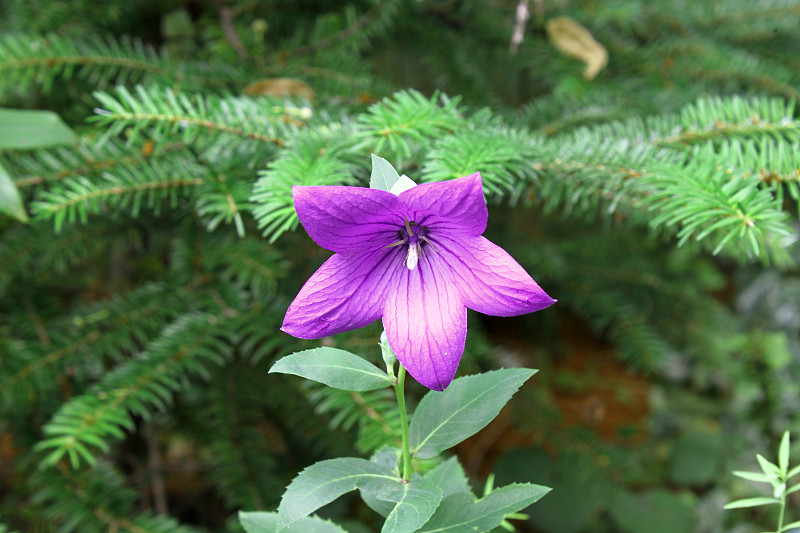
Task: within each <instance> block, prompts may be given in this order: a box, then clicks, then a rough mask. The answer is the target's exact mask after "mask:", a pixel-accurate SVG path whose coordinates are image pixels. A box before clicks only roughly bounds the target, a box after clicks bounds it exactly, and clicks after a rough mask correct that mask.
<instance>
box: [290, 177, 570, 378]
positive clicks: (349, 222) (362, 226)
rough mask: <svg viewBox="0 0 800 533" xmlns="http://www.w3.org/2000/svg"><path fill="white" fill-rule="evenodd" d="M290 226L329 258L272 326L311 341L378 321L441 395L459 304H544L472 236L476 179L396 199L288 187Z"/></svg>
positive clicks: (457, 344)
mask: <svg viewBox="0 0 800 533" xmlns="http://www.w3.org/2000/svg"><path fill="white" fill-rule="evenodd" d="M292 192H293V194H294V203H295V207H296V209H297V215H298V216H299V218H300V222H301V223H302V224H303V227H305V229H306V231H307V232H308V234H309V236H311V238H312V239H314V241H315V242H316V243H317V244H318V245H320V246H321V247H323V248H327V249H328V250H332V251H333V252H336V253H335V254H334V255H333V256H332V257H331V258H330V259H328V260H327V261H326V262H325V263H324V264H323V265H322V266H321V267H320V268H319V270H317V271H316V272H315V273H314V274H313V275H312V276H311V278H310V279H309V280H308V281H307V282H306V284H305V285H304V286H303V288H302V289H300V293H299V294H298V295H297V297H296V298H295V299H294V301H293V302H292V304H291V305H290V306H289V309H288V311H287V312H286V317H285V318H284V321H283V326H282V327H281V329H282V330H283V331H285V332H286V333H289V334H290V335H294V336H295V337H300V338H302V339H318V338H321V337H325V336H328V335H333V334H335V333H341V332H343V331H349V330H351V329H356V328H360V327H363V326H366V325H367V324H370V323H371V322H374V321H375V320H377V319H379V318H383V327H384V329H385V330H386V337H387V339H388V341H389V346H391V348H392V350H393V351H394V353H395V355H396V356H397V358H398V359H399V360H400V363H401V364H402V365H403V366H404V367H405V368H406V370H407V371H408V372H409V373H410V374H411V375H412V376H413V377H414V378H415V379H416V380H417V381H419V382H420V383H421V384H422V385H424V386H426V387H428V388H430V389H434V390H444V389H445V388H446V387H447V386H448V385H449V384H450V382H451V381H453V377H454V376H455V373H456V368H457V367H458V363H459V361H460V360H461V355H462V354H463V353H464V341H465V339H466V336H467V308H470V309H474V310H475V311H478V312H480V313H485V314H487V315H495V316H514V315H521V314H525V313H531V312H533V311H539V310H540V309H544V308H545V307H548V306H550V305H552V304H553V303H554V302H555V300H553V299H552V298H550V297H549V296H548V295H547V294H545V292H544V291H543V290H542V289H541V288H540V287H539V285H537V283H536V282H535V281H534V280H533V278H531V277H530V276H529V275H528V273H527V272H525V270H524V269H523V268H522V267H521V266H520V265H519V263H517V262H516V261H515V260H514V259H513V258H512V257H511V256H510V255H508V253H506V251H505V250H503V249H502V248H500V247H498V246H496V245H495V244H493V243H491V242H489V241H488V240H487V239H486V238H484V237H483V236H482V235H481V234H482V233H483V232H484V231H485V230H486V221H487V218H488V211H487V208H486V200H485V199H484V197H483V185H482V183H481V176H480V174H477V173H476V174H473V175H471V176H467V177H464V178H460V179H456V180H452V181H443V182H438V183H428V184H423V185H418V186H416V187H413V188H411V189H408V190H406V191H405V192H402V193H400V194H399V195H395V194H392V193H391V192H387V191H381V190H377V189H366V188H362V187H336V186H319V187H304V186H295V187H293V189H292Z"/></svg>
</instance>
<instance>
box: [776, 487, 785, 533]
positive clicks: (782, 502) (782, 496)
mask: <svg viewBox="0 0 800 533" xmlns="http://www.w3.org/2000/svg"><path fill="white" fill-rule="evenodd" d="M784 511H786V491H785V490H784V491H783V494H781V510H780V513H779V514H778V529H777V530H776V531H775V533H781V531H783V513H784Z"/></svg>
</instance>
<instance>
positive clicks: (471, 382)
mask: <svg viewBox="0 0 800 533" xmlns="http://www.w3.org/2000/svg"><path fill="white" fill-rule="evenodd" d="M535 373H536V370H531V369H527V368H504V369H501V370H494V371H492V372H486V373H484V374H477V375H474V376H466V377H462V378H458V379H456V380H454V381H453V383H451V384H450V386H449V387H447V388H446V389H445V390H444V391H442V392H437V391H430V392H428V393H427V394H426V395H425V396H424V397H423V398H422V401H421V402H420V403H419V406H418V407H417V410H416V411H415V412H414V416H413V418H412V419H411V424H410V426H409V430H408V431H409V442H410V445H411V453H412V454H414V456H416V457H419V458H422V459H424V458H428V457H435V456H436V455H437V454H439V453H441V452H442V451H444V450H446V449H447V448H450V447H451V446H455V445H456V444H458V443H459V442H461V441H463V440H464V439H466V438H468V437H470V436H472V435H474V434H475V433H477V432H478V431H480V430H481V429H483V428H484V427H485V426H486V425H487V424H488V423H489V422H491V421H492V419H493V418H494V417H496V416H497V414H498V413H499V412H500V409H502V408H503V406H504V405H505V404H506V403H508V400H510V399H511V396H513V395H514V393H515V392H517V389H519V388H520V386H522V384H523V383H525V381H527V380H528V379H529V378H530V377H531V376H532V375H534V374H535Z"/></svg>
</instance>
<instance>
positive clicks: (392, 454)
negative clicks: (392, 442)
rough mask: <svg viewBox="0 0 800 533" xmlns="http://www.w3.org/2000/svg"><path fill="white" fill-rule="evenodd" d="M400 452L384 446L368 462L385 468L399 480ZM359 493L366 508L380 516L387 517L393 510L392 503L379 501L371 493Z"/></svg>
mask: <svg viewBox="0 0 800 533" xmlns="http://www.w3.org/2000/svg"><path fill="white" fill-rule="evenodd" d="M400 453H401V452H400V450H399V449H397V448H391V447H389V446H384V447H383V448H381V449H380V450H378V451H377V452H375V453H374V454H372V457H370V458H369V460H370V461H371V462H373V463H375V464H377V465H379V466H381V467H382V468H386V469H389V470H391V471H392V473H393V474H394V475H395V476H397V478H398V479H399V478H400V472H399V469H398V465H399V463H400ZM359 492H360V493H361V499H362V500H364V503H366V504H367V506H368V507H369V508H370V509H372V510H373V511H375V512H376V513H378V514H379V515H381V516H389V513H391V512H392V509H394V503H393V502H390V501H386V500H381V499H379V498H377V497H376V496H375V494H374V493H373V492H367V491H363V490H361V491H359Z"/></svg>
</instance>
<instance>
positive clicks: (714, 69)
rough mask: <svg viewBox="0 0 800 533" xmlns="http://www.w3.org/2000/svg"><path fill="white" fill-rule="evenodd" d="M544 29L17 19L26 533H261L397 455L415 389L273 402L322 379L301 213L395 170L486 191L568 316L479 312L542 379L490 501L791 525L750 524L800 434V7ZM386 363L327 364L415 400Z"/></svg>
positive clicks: (499, 451) (540, 15) (0, 338)
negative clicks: (327, 466)
mask: <svg viewBox="0 0 800 533" xmlns="http://www.w3.org/2000/svg"><path fill="white" fill-rule="evenodd" d="M528 6H529V8H530V11H531V16H530V19H529V20H528V21H527V24H526V28H525V33H524V39H523V40H522V42H521V43H520V45H519V47H518V49H517V50H516V52H514V53H511V51H510V50H509V43H510V40H511V35H512V33H513V30H514V25H515V23H516V22H515V11H516V8H517V2H513V1H512V2H506V3H502V2H488V1H485V0H460V1H454V2H439V1H434V0H346V1H345V0H335V1H330V2H312V1H310V0H309V1H306V0H301V1H258V2H257V1H252V0H238V1H230V2H217V1H211V0H196V1H191V2H183V1H181V2H179V1H175V0H170V1H161V2H155V1H153V0H131V1H126V2H121V1H120V2H106V3H104V5H103V8H102V9H98V7H97V5H96V3H95V2H90V1H87V0H76V1H71V2H63V1H57V0H7V1H5V2H2V4H0V194H2V196H0V409H2V417H0V469H2V475H1V476H0V488H1V489H2V490H0V494H1V496H0V521H2V522H3V523H4V525H0V530H2V529H3V527H5V528H6V530H8V531H15V530H16V531H41V532H50V531H63V532H71V531H80V532H89V533H91V532H93V531H108V530H112V531H131V532H142V531H150V532H200V531H241V527H240V525H239V524H238V522H237V518H236V512H237V511H238V510H240V509H244V510H246V511H262V510H263V511H274V510H275V509H277V506H278V503H279V501H280V496H281V494H282V492H283V489H284V487H286V485H287V484H288V483H289V481H290V480H291V479H292V478H293V477H294V476H295V475H296V474H297V472H298V471H300V470H301V469H302V468H303V467H304V466H306V465H309V464H312V463H314V462H315V461H318V460H323V459H329V458H332V457H337V456H342V455H353V449H354V448H355V450H357V451H358V452H359V453H360V454H361V455H362V456H365V457H368V456H369V455H371V454H372V453H373V452H375V451H376V450H379V449H380V448H382V447H383V446H385V445H387V444H389V445H397V442H398V438H399V437H398V434H399V433H398V426H399V422H398V413H397V411H396V408H395V407H394V402H393V398H392V396H391V393H390V392H389V391H386V390H367V391H362V392H353V391H342V390H332V389H325V388H322V387H320V386H318V385H315V384H308V383H302V380H301V379H299V378H296V377H294V376H283V375H277V374H272V375H269V374H267V370H268V369H269V368H270V366H271V365H272V364H273V363H274V362H275V361H276V360H277V359H279V358H280V357H282V356H284V355H286V354H289V353H292V352H297V351H300V350H304V349H311V348H317V347H319V346H320V343H319V341H300V340H298V339H293V338H291V337H288V336H287V335H284V334H282V333H280V332H279V329H278V328H279V326H280V323H281V319H282V316H283V313H284V311H285V309H286V307H287V305H288V303H289V302H290V301H291V298H293V297H294V295H295V294H296V292H297V290H299V288H300V286H301V285H302V283H303V281H304V280H305V279H306V278H307V277H308V276H309V275H310V274H311V273H312V272H313V271H314V270H315V269H316V268H317V267H318V266H319V265H320V264H321V263H322V261H324V259H325V258H326V257H327V253H326V252H325V251H324V250H320V249H318V248H317V247H316V246H315V245H314V244H313V243H312V242H311V241H310V239H309V238H308V237H307V236H306V235H305V234H304V232H303V231H302V229H301V228H299V224H298V221H297V218H296V215H295V213H294V208H293V205H292V198H291V186H292V185H296V184H301V185H333V184H337V185H361V186H367V185H368V183H369V169H370V166H371V163H370V154H371V153H376V154H377V155H379V156H381V157H383V158H385V159H387V160H388V161H390V162H391V163H392V164H393V165H394V166H395V167H396V168H397V169H398V171H400V172H401V173H405V174H407V175H408V176H410V177H412V178H414V179H415V180H417V181H418V182H425V181H438V180H445V179H451V178H456V177H460V176H463V175H466V174H471V173H473V172H477V171H480V172H481V173H482V176H483V180H484V186H485V191H486V194H487V198H488V201H489V204H490V221H489V229H488V232H487V236H488V237H489V238H491V239H492V240H493V241H494V242H497V243H498V244H500V245H502V246H503V247H505V248H506V249H508V250H509V251H510V252H511V253H512V255H514V257H516V258H517V259H518V260H519V261H520V263H521V264H522V265H523V266H524V267H525V268H526V269H527V270H528V271H529V272H531V273H532V275H533V276H534V277H535V278H536V280H537V281H538V282H539V283H540V284H541V285H542V286H543V287H544V288H545V289H546V290H547V292H548V293H549V294H551V295H552V296H554V297H555V298H558V300H559V303H558V304H557V305H556V306H554V307H553V308H551V309H549V310H547V311H545V312H542V313H536V314H534V315H531V316H525V317H518V318H511V319H495V318H492V317H484V316H479V315H477V314H474V315H471V316H470V330H469V337H468V341H467V351H466V353H465V356H464V360H463V361H462V364H461V367H460V370H459V372H460V375H468V374H472V373H475V372H477V371H484V370H491V369H496V368H499V367H513V366H520V367H529V368H538V369H539V373H538V374H537V375H536V376H535V377H534V378H532V379H531V380H530V381H529V382H528V383H526V384H525V385H524V386H523V387H522V388H521V389H520V391H519V392H518V393H517V395H516V396H515V398H514V400H513V401H512V402H511V404H510V407H509V408H508V409H506V410H504V411H503V412H502V413H501V415H500V417H499V419H498V420H497V421H496V422H494V423H492V424H490V425H489V426H488V427H487V428H486V429H485V430H484V431H483V432H481V433H479V434H478V435H476V436H475V437H473V438H472V439H470V440H468V441H467V442H465V443H463V444H461V445H459V446H458V447H456V449H455V452H456V453H457V454H458V455H459V457H460V458H461V460H462V464H464V465H465V470H466V475H467V476H468V477H469V479H470V480H471V482H472V483H473V485H474V486H480V485H482V483H483V481H484V479H485V477H486V475H487V473H488V472H489V471H495V472H497V481H498V485H508V484H509V483H512V482H514V481H520V482H533V483H537V484H541V485H546V486H550V487H553V491H551V492H550V493H549V494H548V495H546V496H545V497H544V498H543V499H542V500H541V501H540V502H538V503H537V504H536V505H535V506H533V507H532V508H531V509H530V511H529V514H530V517H529V518H528V519H526V520H521V521H516V522H515V525H516V527H517V529H518V530H519V531H529V532H541V533H569V532H575V533H579V532H591V533H601V532H617V531H619V532H624V533H628V532H630V533H634V532H640V531H642V530H643V528H645V527H647V528H649V529H648V531H663V532H664V533H683V532H691V531H698V532H709V533H711V532H717V531H726V532H736V533H746V532H755V531H762V530H763V529H764V528H767V527H770V525H771V524H774V516H773V514H771V512H772V511H773V510H774V509H770V508H763V509H762V508H758V509H752V510H749V511H741V510H733V511H724V510H723V506H724V504H725V503H726V502H727V501H730V500H732V499H737V498H742V497H749V496H753V495H754V494H753V492H752V491H753V488H752V487H751V486H750V485H749V484H748V483H747V482H746V481H744V480H737V479H735V478H734V477H733V476H731V475H730V474H729V473H728V472H729V471H730V470H734V469H736V470H754V469H755V467H756V465H755V462H754V460H753V455H754V452H756V451H758V452H762V453H766V452H767V451H768V450H774V449H776V448H777V442H778V441H779V440H780V436H781V435H782V434H783V431H784V430H786V429H789V430H794V429H795V428H796V427H798V412H800V411H798V409H797V406H798V402H800V385H798V383H800V379H799V378H800V344H798V335H799V334H800V304H798V302H800V279H798V275H797V267H796V260H797V248H796V246H794V244H793V243H794V241H795V240H796V234H797V215H798V205H797V199H798V195H799V194H800V189H799V188H798V180H800V161H799V159H800V156H798V153H800V113H799V112H798V109H797V100H798V97H800V94H799V93H798V89H797V87H798V86H800V84H798V81H799V79H800V62H798V59H797V53H796V51H797V50H798V49H800V34H798V32H797V27H798V20H800V2H797V1H796V0H760V1H742V0H725V1H708V2H693V1H683V0H671V1H664V2H641V1H638V0H623V1H617V2H593V1H585V0H568V1H559V2H551V1H548V0H544V1H537V0H534V1H531V2H528ZM563 16H567V17H570V18H571V19H573V20H574V21H577V22H578V23H580V24H582V25H583V26H584V27H585V28H586V29H587V30H588V31H589V32H591V34H592V35H593V36H594V39H596V40H597V42H599V43H601V44H602V45H603V46H604V47H605V49H606V50H607V52H608V57H609V62H608V65H607V66H606V68H605V69H604V70H602V71H601V72H600V73H599V74H598V75H597V77H596V78H594V79H592V80H587V79H584V78H583V77H582V75H581V73H582V71H583V64H582V62H581V61H580V60H578V59H575V58H572V57H569V56H566V55H564V54H563V53H561V52H560V51H558V50H557V49H556V48H555V46H554V45H553V43H552V42H551V41H550V39H548V35H547V31H546V23H547V21H548V20H550V19H552V18H554V17H563ZM287 79H288V81H287ZM22 111H25V112H26V115H25V116H27V117H29V119H25V120H23V119H22V118H20V117H23V115H22V114H20V113H21V112H22ZM33 111H38V112H37V113H33V114H30V113H32V112H33ZM9 117H11V118H9ZM20 120H23V122H21V123H18V121H20ZM48 124H49V125H48ZM20 128H24V129H25V130H26V131H29V132H30V131H35V130H36V128H40V129H42V131H41V132H40V133H39V134H36V135H26V136H23V135H21V134H19V133H14V132H15V131H17V132H18V131H20ZM29 219H30V220H29ZM379 334H380V330H379V329H378V328H377V326H371V327H368V328H365V329H364V330H361V331H357V332H353V333H350V334H343V335H339V336H336V337H334V338H331V339H327V340H326V341H325V343H326V344H327V345H329V347H331V348H341V349H346V350H349V351H353V352H356V353H358V354H360V355H363V356H364V357H365V358H367V359H368V360H370V361H371V362H373V363H375V364H376V365H377V366H379V367H381V366H382V365H381V362H380V361H381V358H380V350H379V348H378V346H377V342H378V336H379ZM423 392H424V391H423V390H421V389H420V388H418V387H417V388H414V387H413V386H412V387H411V389H410V391H409V396H410V399H409V400H410V402H411V403H412V405H416V404H417V403H418V401H419V399H420V398H421V397H422V395H423ZM794 442H798V439H796V438H795V439H794ZM795 451H796V450H795ZM795 455H796V454H795ZM768 458H770V459H773V460H774V458H772V457H768ZM444 464H447V463H444ZM423 466H424V465H423ZM428 467H429V468H434V465H428ZM432 471H435V470H432ZM499 490H500V489H498V491H497V492H499ZM493 494H496V493H495V492H493V493H491V494H490V495H488V496H486V497H485V498H484V499H483V500H480V502H483V501H484V500H485V499H486V498H496V499H502V497H503V495H502V494H500V495H499V496H492V495H493ZM795 497H796V495H795ZM795 497H792V498H790V499H789V504H790V510H789V514H790V516H791V517H792V518H791V520H796V519H797V518H798V517H797V515H796V513H795V514H794V515H792V510H793V509H792V504H793V503H794V508H795V510H796V508H797V507H798V506H797V502H795V501H794V498H795ZM480 502H479V503H477V504H476V507H477V506H479V505H488V504H485V503H484V504H481V503H480ZM498 505H499V504H498ZM322 513H323V516H324V518H325V519H328V518H332V519H334V520H335V521H336V523H337V524H340V525H341V526H342V527H343V528H345V529H346V530H347V531H349V532H350V533H359V532H362V531H374V530H377V529H378V527H376V524H379V523H380V521H379V520H380V517H379V516H378V515H376V514H375V513H372V511H370V510H369V509H368V508H366V507H363V506H359V505H357V504H356V503H355V500H354V499H353V500H347V499H344V500H341V501H340V502H338V503H336V504H332V505H331V506H328V507H326V508H324V509H323V511H322ZM659 517H661V518H659ZM251 518H252V519H253V520H256V517H255V516H253V517H251ZM258 519H259V520H271V519H272V518H270V517H268V516H265V515H264V516H260V517H259V518H258ZM309 523H310V524H312V525H309V526H308V527H315V526H314V524H316V525H317V526H319V527H324V528H327V530H331V528H334V527H335V526H330V525H329V523H328V522H325V521H323V520H319V521H317V520H311V519H309ZM656 524H657V525H656ZM656 527H658V528H660V529H658V530H656V529H654V528H656Z"/></svg>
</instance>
